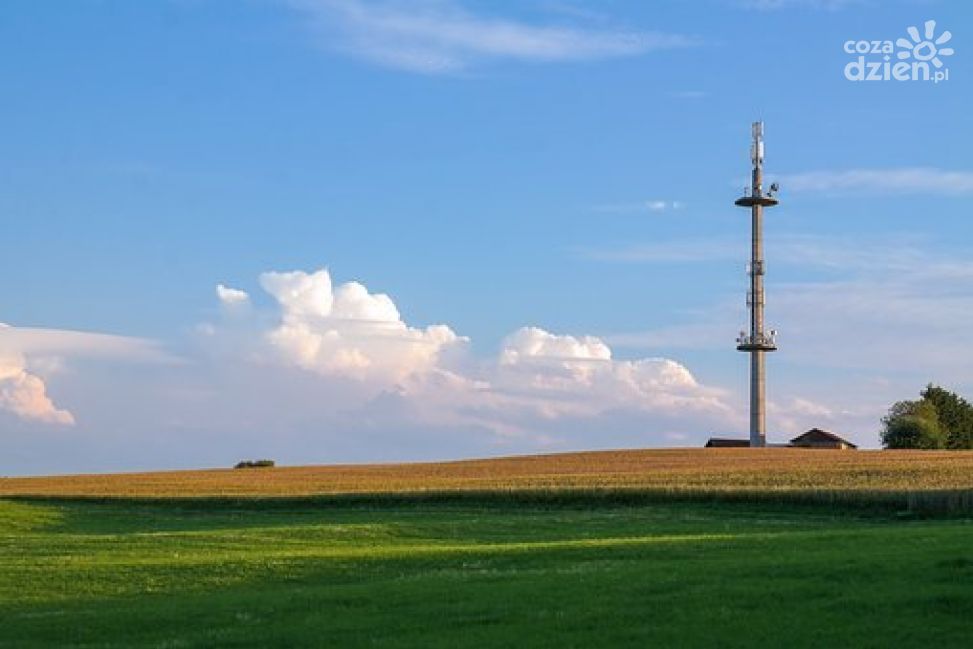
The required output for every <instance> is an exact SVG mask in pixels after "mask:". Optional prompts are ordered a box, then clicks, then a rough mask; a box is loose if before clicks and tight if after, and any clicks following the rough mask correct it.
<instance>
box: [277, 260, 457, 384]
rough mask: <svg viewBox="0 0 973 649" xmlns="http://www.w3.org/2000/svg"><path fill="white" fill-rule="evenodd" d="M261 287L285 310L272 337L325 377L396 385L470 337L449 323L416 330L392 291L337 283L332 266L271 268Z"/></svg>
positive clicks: (292, 358)
mask: <svg viewBox="0 0 973 649" xmlns="http://www.w3.org/2000/svg"><path fill="white" fill-rule="evenodd" d="M260 285H261V286H262V287H263V288H264V290H265V291H267V293H269V294H270V295H271V296H272V297H273V298H274V299H275V300H276V301H277V305H278V307H279V309H280V320H279V322H278V324H277V325H276V326H275V327H273V328H272V329H271V330H270V331H268V332H266V334H265V336H266V340H267V341H268V342H269V343H270V345H271V347H272V348H273V349H275V350H276V351H278V352H279V354H280V356H281V357H282V359H283V360H284V361H285V362H290V363H294V364H296V365H298V366H300V367H302V368H304V369H307V370H311V371H314V372H318V373H321V374H329V375H343V376H351V377H355V378H360V379H364V378H369V379H376V380H379V381H380V382H389V383H394V382H396V381H400V380H402V379H404V378H406V377H408V376H410V375H413V374H420V373H423V372H426V371H429V370H431V369H433V368H434V367H436V364H437V361H438V360H439V358H440V356H441V354H442V353H443V352H444V351H445V350H447V349H448V348H451V347H455V346H458V345H460V344H462V343H463V342H464V340H465V339H463V338H461V337H459V336H457V335H456V334H455V333H454V332H453V330H452V329H450V328H449V327H447V326H446V325H432V326H429V327H426V328H416V327H410V326H409V325H407V324H406V323H405V322H404V321H403V320H402V317H401V315H400V314H399V311H398V309H397V308H396V306H395V303H394V302H392V299H391V298H390V297H389V296H388V295H385V294H382V293H370V292H369V291H368V289H367V288H365V286H363V285H362V284H360V283H358V282H347V283H345V284H341V285H339V286H337V287H334V286H332V282H331V275H330V274H329V273H328V271H327V270H319V271H317V272H314V273H306V272H303V271H293V272H286V273H280V272H267V273H264V274H263V275H261V276H260Z"/></svg>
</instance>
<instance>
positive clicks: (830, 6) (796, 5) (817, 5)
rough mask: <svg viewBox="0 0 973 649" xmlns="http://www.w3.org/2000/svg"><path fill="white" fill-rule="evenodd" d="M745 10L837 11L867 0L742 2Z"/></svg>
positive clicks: (749, 0) (756, 0)
mask: <svg viewBox="0 0 973 649" xmlns="http://www.w3.org/2000/svg"><path fill="white" fill-rule="evenodd" d="M739 4H740V6H742V7H743V8H744V9H756V10H758V11H777V10H781V9H822V10H825V11H837V10H839V9H844V8H845V7H850V6H854V5H861V4H865V0H741V1H740V2H739Z"/></svg>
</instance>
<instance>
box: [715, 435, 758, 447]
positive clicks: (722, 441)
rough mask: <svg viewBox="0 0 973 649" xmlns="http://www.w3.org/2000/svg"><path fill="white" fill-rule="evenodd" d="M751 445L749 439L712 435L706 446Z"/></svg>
mask: <svg viewBox="0 0 973 649" xmlns="http://www.w3.org/2000/svg"><path fill="white" fill-rule="evenodd" d="M749 446H750V440H749V439H733V438H730V437H710V438H709V441H708V442H706V448H744V447H747V448H748V447H749Z"/></svg>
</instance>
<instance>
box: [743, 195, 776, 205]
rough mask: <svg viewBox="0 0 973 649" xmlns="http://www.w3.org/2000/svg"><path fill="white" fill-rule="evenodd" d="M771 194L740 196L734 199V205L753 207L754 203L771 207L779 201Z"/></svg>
mask: <svg viewBox="0 0 973 649" xmlns="http://www.w3.org/2000/svg"><path fill="white" fill-rule="evenodd" d="M779 202H780V201H778V200H777V199H776V198H774V197H773V196H741V197H740V198H738V199H736V200H735V201H734V204H735V205H739V206H740V207H753V206H754V205H761V206H763V207H773V206H774V205H777V203H779Z"/></svg>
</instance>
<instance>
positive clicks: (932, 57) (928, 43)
mask: <svg viewBox="0 0 973 649" xmlns="http://www.w3.org/2000/svg"><path fill="white" fill-rule="evenodd" d="M906 31H907V32H908V33H909V37H910V38H911V39H912V40H911V41H910V40H909V39H908V38H900V39H899V40H897V41H895V44H896V45H898V46H899V47H901V48H902V49H901V50H899V58H900V59H907V58H909V57H910V56H911V57H913V58H914V59H915V60H917V61H932V64H933V65H934V66H936V68H937V69H938V68H941V67H943V62H942V59H940V58H939V57H940V56H950V55H952V53H953V48H951V47H943V48H940V47H939V46H940V45H943V44H944V43H948V42H949V39H951V38H952V37H953V35H952V34H951V33H950V32H948V31H945V32H943V33H942V34H940V35H939V38H937V39H936V40H935V41H934V40H933V37H934V36H935V35H936V21H935V20H927V21H926V22H925V32H924V33H923V37H922V38H920V36H919V28H918V27H915V26H913V27H909V29H907V30H906Z"/></svg>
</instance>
